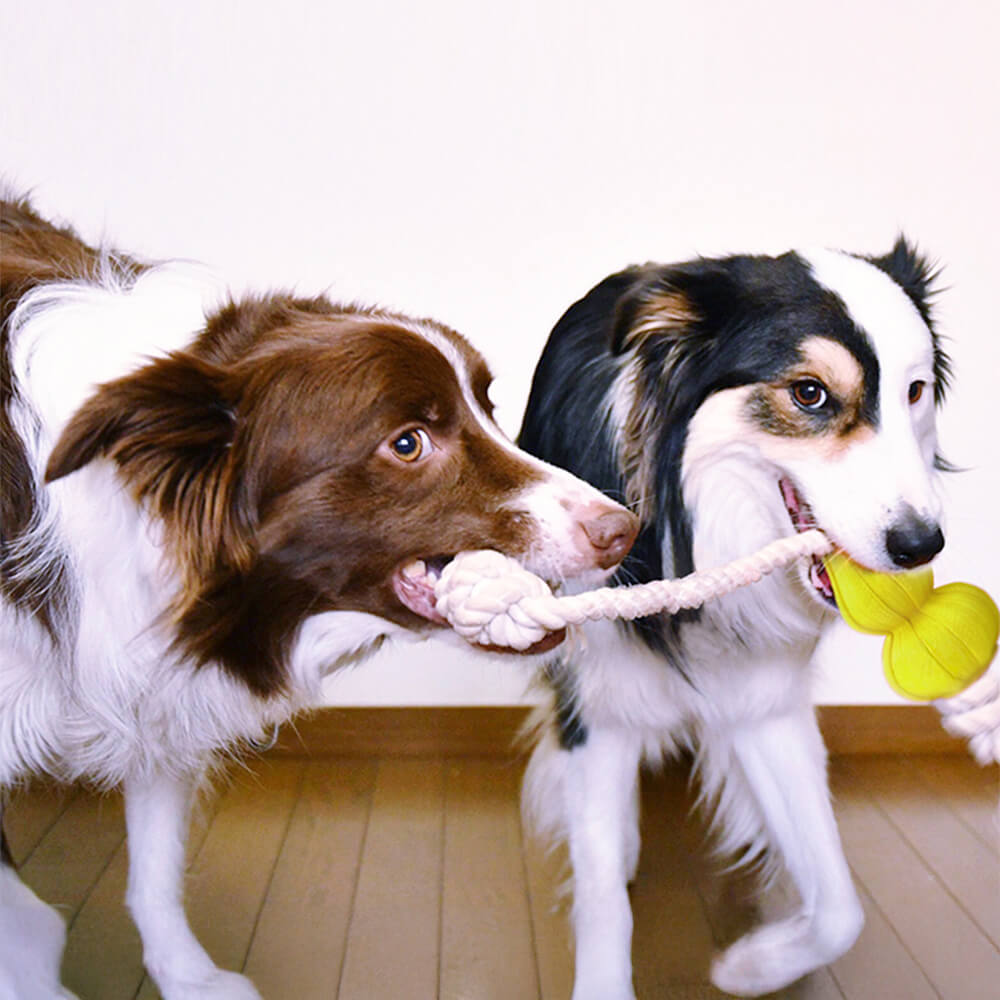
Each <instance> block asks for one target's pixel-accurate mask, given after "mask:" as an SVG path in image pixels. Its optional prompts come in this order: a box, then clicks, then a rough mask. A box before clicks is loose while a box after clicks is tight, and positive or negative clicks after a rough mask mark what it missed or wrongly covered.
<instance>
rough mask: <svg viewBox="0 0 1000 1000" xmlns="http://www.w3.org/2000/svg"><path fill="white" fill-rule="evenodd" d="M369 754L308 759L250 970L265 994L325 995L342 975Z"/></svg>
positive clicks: (368, 791)
mask: <svg viewBox="0 0 1000 1000" xmlns="http://www.w3.org/2000/svg"><path fill="white" fill-rule="evenodd" d="M375 772H376V765H375V762H374V761H370V760H346V761H322V762H319V761H314V762H310V763H308V764H307V765H306V769H305V778H304V781H303V785H302V792H301V794H300V796H299V799H298V802H297V803H296V805H295V810H294V812H293V813H292V819H291V823H290V825H289V828H288V833H287V835H286V836H285V840H284V844H283V846H282V848H281V854H280V855H279V857H278V863H277V865H276V866H275V870H274V877H273V879H272V880H271V885H270V888H269V890H268V893H267V899H266V900H265V902H264V906H263V908H262V910H261V913H260V919H259V920H258V922H257V929H256V931H255V933H254V937H253V943H252V945H251V947H250V953H249V955H248V956H247V961H246V966H245V972H246V974H247V975H248V976H250V978H251V979H252V980H253V981H254V983H255V984H256V985H257V988H258V989H259V990H260V991H261V993H262V994H263V995H264V996H265V997H267V998H268V1000H310V998H313V997H315V998H316V1000H321V998H322V1000H327V998H329V997H330V996H332V995H333V994H332V989H333V987H332V986H331V984H335V983H337V982H338V980H339V979H340V974H341V969H342V966H343V960H344V948H345V943H346V940H347V928H348V924H349V921H350V919H351V908H352V905H353V904H354V899H355V886H356V884H357V878H358V870H359V867H360V861H361V850H362V845H363V844H364V840H365V830H366V828H367V825H368V816H369V812H370V810H371V803H372V790H373V788H374V785H375Z"/></svg>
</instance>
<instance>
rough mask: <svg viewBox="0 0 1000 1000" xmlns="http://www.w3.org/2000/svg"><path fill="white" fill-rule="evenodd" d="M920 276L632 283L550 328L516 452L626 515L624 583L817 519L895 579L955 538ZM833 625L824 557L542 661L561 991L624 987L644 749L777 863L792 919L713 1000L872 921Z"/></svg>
mask: <svg viewBox="0 0 1000 1000" xmlns="http://www.w3.org/2000/svg"><path fill="white" fill-rule="evenodd" d="M933 277H934V276H933V274H932V272H931V269H930V267H929V266H928V263H927V261H926V260H925V259H923V258H922V257H921V256H919V255H918V254H917V253H916V252H915V251H914V250H913V248H912V247H911V246H910V245H909V244H907V242H906V241H905V240H903V239H902V238H901V239H900V240H899V241H898V242H897V243H896V245H895V246H894V247H893V249H892V250H891V251H890V252H889V253H888V254H886V255H885V256H881V257H861V256H854V255H851V254H847V253H837V252H819V253H813V254H799V253H788V254H785V255H783V256H780V257H774V258H772V257H763V256H734V257H727V258H721V259H699V260H694V261H691V262H688V263H682V264H678V265H672V266H661V265H647V266H644V267H635V268H630V269H628V270H626V271H623V272H621V273H619V274H615V275H612V276H611V277H609V278H607V279H605V280H604V281H602V282H601V283H600V284H599V285H597V286H596V287H595V288H594V289H592V290H591V291H590V292H589V293H588V294H587V295H586V296H584V298H582V299H581V300H580V301H579V302H577V303H575V304H574V305H573V306H572V307H571V308H570V309H569V310H568V311H567V312H566V314H565V315H564V316H563V317H562V319H561V320H560V321H559V323H558V324H557V325H556V327H555V329H554V330H553V332H552V335H551V337H550V339H549V342H548V345H547V346H546V349H545V352H544V354H543V356H542V358H541V361H540V363H539V365H538V368H537V370H536V373H535V378H534V383H533V386H532V391H531V397H530V401H529V405H528V409H527V413H526V416H525V421H524V426H523V429H522V431H521V437H520V443H521V445H522V446H523V447H525V448H526V449H527V450H528V451H530V452H532V453H534V454H536V455H538V456H540V457H542V458H544V459H545V460H547V461H550V462H553V463H555V464H557V465H561V466H563V467H564V468H566V469H569V470H571V471H572V472H574V473H576V474H577V475H579V476H581V477H582V478H584V479H587V480H588V481H590V482H591V483H593V484H594V485H596V486H598V487H599V488H600V489H601V490H603V491H604V492H605V493H607V494H608V495H610V496H613V497H617V498H618V499H621V500H624V501H626V502H627V503H628V504H629V505H630V506H631V507H632V508H633V509H634V510H635V511H636V512H637V513H638V514H639V516H640V518H641V521H642V525H643V527H642V529H641V532H640V536H639V539H638V541H637V543H636V545H635V547H634V548H633V550H632V553H631V555H630V556H629V557H628V558H627V559H626V561H625V563H624V564H623V567H622V569H621V570H620V571H619V573H618V579H619V580H620V581H621V582H643V581H646V580H651V579H657V578H660V577H674V576H681V575H683V574H685V573H688V572H690V571H691V570H692V569H694V568H708V567H710V566H714V565H718V564H721V563H724V562H726V561H728V560H730V559H733V558H736V557H738V556H741V555H745V554H748V553H750V552H753V551H754V550H756V549H757V548H759V547H760V546H762V545H764V544H766V543H767V542H770V541H773V540H774V539H776V538H778V537H781V536H784V535H788V534H789V533H791V532H792V531H794V530H803V529H805V528H806V527H809V526H813V525H818V526H819V527H820V528H822V529H823V530H824V531H825V532H827V534H828V535H829V536H830V537H831V538H832V539H833V540H834V541H835V543H836V544H837V545H838V546H840V547H842V548H843V549H844V550H845V551H846V552H847V553H848V554H849V555H850V556H851V557H852V558H853V559H855V560H856V561H858V562H859V563H862V564H864V565H865V566H868V567H870V568H872V569H875V570H880V571H893V570H900V569H908V568H911V567H915V566H919V565H921V564H923V563H926V562H928V561H929V560H931V559H933V558H934V556H935V555H937V553H938V552H939V551H940V549H941V548H942V546H943V545H944V538H943V535H942V532H941V528H940V526H939V523H940V516H941V505H940V502H939V497H938V491H937V489H936V486H935V479H936V472H937V470H939V469H940V468H942V467H943V464H944V463H943V462H942V461H941V460H940V459H939V458H938V456H937V451H936V448H937V444H936V432H935V404H936V403H939V402H940V401H941V399H942V398H943V396H944V392H945V388H946V386H947V384H948V376H949V362H948V358H947V357H946V355H945V353H944V352H943V350H942V347H941V344H940V341H939V337H938V335H937V333H936V332H935V328H934V324H933V322H932V318H931V312H930V303H929V300H930V297H931V294H932V289H931V284H932V281H933ZM834 612H835V605H834V599H833V592H832V589H831V586H830V581H829V578H828V577H827V574H826V572H825V570H824V568H823V566H822V563H821V562H819V561H818V560H816V561H813V562H812V563H811V564H809V565H800V566H797V567H795V568H793V569H790V570H788V571H787V572H785V573H779V574H776V575H774V576H772V577H770V578H768V579H766V580H764V581H762V582H760V583H758V584H756V585H754V586H753V587H748V588H745V589H743V590H741V591H739V592H738V593H734V594H732V595H730V596H728V597H726V598H724V599H722V600H719V601H715V602H713V603H710V604H708V605H706V606H705V607H704V608H703V609H701V610H700V611H698V612H694V613H686V614H683V615H679V616H676V617H674V618H672V619H671V618H668V617H655V618H651V619H646V620H643V621H641V622H639V623H637V624H636V625H635V626H630V627H622V626H619V625H614V624H608V623H597V624H593V625H589V626H587V628H586V634H585V640H584V643H583V644H582V647H581V648H579V649H578V650H577V651H576V652H575V653H574V654H573V655H571V656H570V655H567V654H565V653H564V654H562V656H561V658H559V659H558V660H556V661H555V662H553V663H552V664H551V665H550V667H549V670H548V677H549V680H550V681H551V685H552V688H553V690H554V692H555V699H554V709H553V711H552V713H551V716H550V721H549V723H548V724H547V726H546V727H545V729H544V730H543V735H542V738H541V741H540V742H539V744H538V746H537V748H536V751H535V753H534V756H533V758H532V762H531V765H530V768H529V772H528V776H527V783H526V791H525V804H526V808H527V810H528V812H529V815H532V816H533V818H534V820H535V822H536V824H537V826H538V827H539V828H540V830H541V831H542V832H544V833H546V834H548V835H550V836H559V837H565V838H567V839H568V845H569V851H570V857H571V862H572V867H573V874H574V883H573V884H574V905H573V916H572V921H573V927H574V932H575V937H576V987H575V992H574V998H575V1000H625V998H630V997H632V996H633V987H632V983H631V965H630V946H631V932H632V916H631V912H630V909H629V901H628V895H627V892H626V884H627V882H628V881H629V880H630V878H631V877H632V876H633V874H634V872H635V867H636V864H637V859H638V854H639V832H638V805H637V775H638V767H639V764H640V762H641V761H642V760H644V759H656V758H659V757H660V756H661V755H664V754H667V755H669V754H671V753H674V752H675V751H677V750H679V749H682V748H690V749H692V750H693V751H694V753H695V755H696V761H697V770H698V774H699V776H700V781H701V786H702V795H703V796H704V798H705V799H706V800H708V801H710V802H711V803H713V804H714V807H715V816H716V820H717V826H718V830H719V833H720V840H721V847H722V848H723V849H725V850H727V851H732V852H737V853H738V854H740V855H741V856H742V857H743V858H744V860H747V861H750V860H759V861H763V862H764V867H765V871H766V872H767V873H768V874H774V873H775V872H777V871H778V870H781V869H784V871H785V872H787V874H788V875H790V877H791V879H792V881H793V882H794V885H795V888H796V890H797V893H798V896H799V900H800V902H799V903H798V909H797V911H796V912H794V913H793V914H792V915H791V916H789V917H787V918H783V919H781V920H778V921H776V922H773V923H768V924H765V925H764V926H761V927H759V928H757V929H756V930H754V931H752V932H751V933H748V934H747V935H746V936H745V937H743V938H741V939H740V940H738V941H736V942H735V943H734V944H732V945H731V946H730V947H729V948H727V949H726V950H725V951H724V952H722V953H721V954H720V955H719V956H718V957H717V958H716V960H715V962H714V964H713V968H712V980H713V982H714V983H715V984H716V985H717V986H718V987H719V988H721V989H723V990H726V991H729V992H731V993H736V994H740V995H744V996H753V995H758V994H762V993H768V992H771V991H773V990H776V989H780V988H781V987H783V986H785V985H786V984H788V983H790V982H792V981H793V980H796V979H798V978H799V977H800V976H802V975H804V974H806V973H808V972H810V971H811V970H813V969H816V968H817V967H819V966H821V965H824V964H826V963H828V962H830V961H832V960H833V959H835V958H837V957H838V956H839V955H841V954H842V953H843V952H845V951H846V950H847V949H848V948H850V946H851V945H852V943H853V942H854V941H855V939H856V938H857V936H858V934H859V932H860V930H861V926H862V922H863V914H862V909H861V905H860V903H859V901H858V898H857V895H856V893H855V890H854V887H853V885H852V881H851V875H850V872H849V870H848V866H847V863H846V862H845V859H844V855H843V852H842V849H841V845H840V840H839V836H838V832H837V826H836V822H835V819H834V815H833V812H832V810H831V807H830V801H829V793H828V790H827V781H826V754H825V749H824V746H823V743H822V740H821V737H820V734H819V731H818V728H817V725H816V721H815V718H814V712H813V707H812V702H811V692H810V687H811V682H812V676H811V672H810V668H809V663H810V657H811V654H812V652H813V648H814V646H815V645H816V642H817V639H818V638H819V636H820V633H821V631H822V630H823V628H824V626H825V625H826V624H827V623H828V622H830V621H831V620H832V617H833V615H834Z"/></svg>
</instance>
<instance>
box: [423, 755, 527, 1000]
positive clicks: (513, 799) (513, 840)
mask: <svg viewBox="0 0 1000 1000" xmlns="http://www.w3.org/2000/svg"><path fill="white" fill-rule="evenodd" d="M519 779H520V768H519V767H517V766H516V765H515V764H513V763H512V762H510V761H489V760H476V759H467V760H455V761H451V762H449V763H448V765H447V798H446V807H445V851H444V887H443V891H444V897H443V910H442V928H441V978H440V989H439V993H438V996H439V997H440V998H441V1000H465V998H468V997H476V998H477V1000H510V998H512V997H517V998H519V1000H521V998H523V1000H530V998H534V997H537V996H538V977H537V973H536V966H535V959H534V954H533V946H532V939H531V915H530V910H529V906H528V901H527V884H526V876H525V869H524V857H523V851H522V843H521V825H520V815H519V810H518V805H517V802H518V785H519Z"/></svg>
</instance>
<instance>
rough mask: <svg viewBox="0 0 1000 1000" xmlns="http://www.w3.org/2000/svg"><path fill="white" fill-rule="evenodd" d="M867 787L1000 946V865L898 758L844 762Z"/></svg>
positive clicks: (857, 782)
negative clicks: (929, 796) (931, 795)
mask: <svg viewBox="0 0 1000 1000" xmlns="http://www.w3.org/2000/svg"><path fill="white" fill-rule="evenodd" d="M846 766H847V767H848V769H849V773H850V775H851V777H852V779H853V782H852V783H853V784H855V785H856V786H857V788H858V790H859V791H864V792H866V793H867V794H868V795H869V796H870V797H871V798H872V799H874V801H875V802H876V803H877V804H878V806H879V807H880V808H881V809H882V811H883V812H884V813H885V814H886V816H887V817H888V818H889V820H890V822H891V823H892V824H893V826H895V827H896V829H897V830H898V831H899V832H900V833H901V834H902V835H903V837H904V838H905V839H906V841H907V842H908V843H909V844H910V846H911V847H913V849H914V850H915V851H916V852H917V853H918V854H919V855H920V857H921V858H922V859H923V861H924V864H925V865H926V866H927V867H928V868H930V869H931V871H933V872H934V873H935V874H936V875H937V876H938V879H939V880H940V881H941V883H942V884H943V885H944V886H945V887H946V889H947V890H948V892H949V893H950V894H951V895H952V897H953V898H954V899H955V901H956V902H957V903H958V905H959V906H960V907H961V908H962V909H963V910H965V912H966V913H968V914H969V916H970V917H971V918H972V919H973V920H974V921H975V922H976V924H978V926H979V928H980V930H982V931H983V933H985V934H986V936H987V937H989V938H990V940H991V941H992V942H993V944H994V946H995V947H997V948H1000V864H998V862H997V858H996V855H995V854H993V853H992V852H991V851H990V850H989V848H988V847H986V846H985V845H984V844H983V843H982V842H981V841H980V840H979V839H977V837H976V836H975V835H974V834H973V833H972V832H971V831H970V830H969V829H968V827H966V826H965V825H964V824H963V823H962V822H961V820H960V819H959V818H958V816H957V815H956V814H955V813H953V812H952V811H951V810H950V809H948V808H947V807H946V806H945V805H944V803H940V804H939V803H938V802H937V801H936V800H934V799H932V800H930V801H928V796H927V791H926V788H925V786H923V785H922V784H921V783H920V780H919V777H918V776H917V775H916V774H914V773H913V771H912V770H911V769H910V768H908V767H907V766H906V765H905V764H904V763H903V762H902V761H901V760H899V758H887V757H865V758H855V759H854V760H851V761H848V762H846Z"/></svg>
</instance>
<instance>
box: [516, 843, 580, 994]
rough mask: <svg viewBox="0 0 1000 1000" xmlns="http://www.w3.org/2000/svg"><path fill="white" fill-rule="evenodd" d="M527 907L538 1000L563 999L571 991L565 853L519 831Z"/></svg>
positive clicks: (558, 847) (570, 946)
mask: <svg viewBox="0 0 1000 1000" xmlns="http://www.w3.org/2000/svg"><path fill="white" fill-rule="evenodd" d="M522 837H523V841H524V861H525V871H526V874H527V882H528V904H529V906H530V907H531V927H532V937H533V940H534V942H535V961H536V964H537V969H538V982H539V987H540V996H541V998H542V1000H566V998H567V997H569V995H570V994H571V993H572V992H573V942H572V931H571V929H570V923H569V910H570V903H571V896H570V890H569V885H568V882H569V871H570V869H569V852H568V851H567V849H566V845H565V844H564V843H560V844H557V845H549V844H545V843H543V842H542V841H540V840H538V839H536V838H534V837H532V836H531V835H530V833H529V831H528V830H522Z"/></svg>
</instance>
